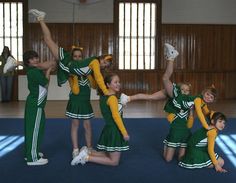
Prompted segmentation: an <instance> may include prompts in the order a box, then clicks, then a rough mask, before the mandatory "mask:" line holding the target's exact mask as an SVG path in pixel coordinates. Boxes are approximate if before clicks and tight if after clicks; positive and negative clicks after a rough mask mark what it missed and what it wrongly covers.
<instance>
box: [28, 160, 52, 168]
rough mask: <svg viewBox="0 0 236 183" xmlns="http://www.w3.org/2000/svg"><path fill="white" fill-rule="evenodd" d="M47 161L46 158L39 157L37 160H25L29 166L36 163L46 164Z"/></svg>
mask: <svg viewBox="0 0 236 183" xmlns="http://www.w3.org/2000/svg"><path fill="white" fill-rule="evenodd" d="M47 163H48V159H44V158H40V159H39V160H37V161H33V162H27V165H29V166H37V165H46V164H47Z"/></svg>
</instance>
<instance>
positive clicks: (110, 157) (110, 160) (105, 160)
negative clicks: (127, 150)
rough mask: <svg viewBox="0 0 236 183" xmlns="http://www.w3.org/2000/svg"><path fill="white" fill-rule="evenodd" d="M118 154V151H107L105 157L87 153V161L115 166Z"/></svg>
mask: <svg viewBox="0 0 236 183" xmlns="http://www.w3.org/2000/svg"><path fill="white" fill-rule="evenodd" d="M120 156H121V153H120V152H112V153H107V155H106V156H105V157H100V156H92V155H89V159H88V161H89V162H93V163H98V164H102V165H109V166H117V165H118V164H119V161H120Z"/></svg>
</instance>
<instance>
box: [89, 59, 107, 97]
mask: <svg viewBox="0 0 236 183" xmlns="http://www.w3.org/2000/svg"><path fill="white" fill-rule="evenodd" d="M89 67H90V68H91V69H92V70H93V74H94V79H95V80H96V82H97V84H98V86H99V88H100V89H101V90H102V92H103V93H104V95H107V94H108V90H107V87H106V85H105V83H104V79H103V77H102V74H101V71H100V64H99V61H98V60H97V59H94V60H93V61H92V62H91V63H90V64H89Z"/></svg>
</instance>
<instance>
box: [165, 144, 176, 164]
mask: <svg viewBox="0 0 236 183" xmlns="http://www.w3.org/2000/svg"><path fill="white" fill-rule="evenodd" d="M164 151H165V154H164V159H165V160H166V162H170V161H171V160H172V159H173V157H174V155H175V148H173V147H166V149H165V148H164Z"/></svg>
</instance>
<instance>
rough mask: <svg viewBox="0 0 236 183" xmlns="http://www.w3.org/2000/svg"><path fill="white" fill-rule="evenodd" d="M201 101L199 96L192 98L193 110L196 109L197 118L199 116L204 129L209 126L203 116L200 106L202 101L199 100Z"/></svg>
mask: <svg viewBox="0 0 236 183" xmlns="http://www.w3.org/2000/svg"><path fill="white" fill-rule="evenodd" d="M201 101H202V99H201V98H199V97H198V98H196V99H195V100H194V105H195V111H196V113H197V116H198V118H199V120H200V122H201V124H202V126H203V127H204V128H205V129H208V128H209V126H208V124H207V121H206V119H205V116H204V114H203V112H202V108H201V103H202V102H201Z"/></svg>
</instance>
